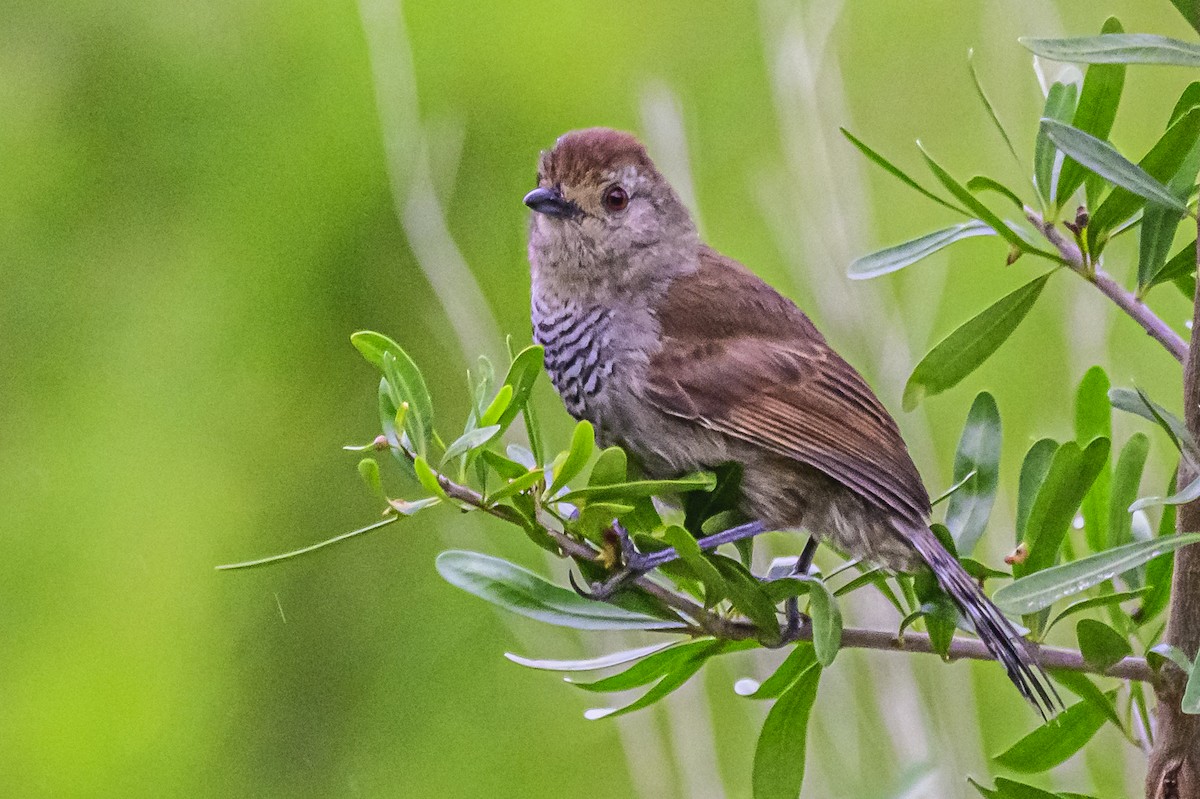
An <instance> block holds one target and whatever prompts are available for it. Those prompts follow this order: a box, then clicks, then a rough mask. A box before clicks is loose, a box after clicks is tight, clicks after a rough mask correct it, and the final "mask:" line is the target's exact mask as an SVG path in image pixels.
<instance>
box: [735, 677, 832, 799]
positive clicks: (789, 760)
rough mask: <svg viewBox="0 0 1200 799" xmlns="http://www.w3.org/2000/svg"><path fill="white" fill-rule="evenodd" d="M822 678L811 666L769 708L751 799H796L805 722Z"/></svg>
mask: <svg viewBox="0 0 1200 799" xmlns="http://www.w3.org/2000/svg"><path fill="white" fill-rule="evenodd" d="M820 678H821V669H820V667H819V666H812V667H810V668H809V669H808V670H807V671H805V672H804V673H803V674H802V675H800V677H799V679H797V680H796V681H795V682H794V683H792V685H791V687H789V688H788V689H787V690H786V691H784V693H783V695H782V696H780V697H779V700H778V701H777V702H775V704H774V706H772V708H771V711H770V712H769V713H768V714H767V720H766V721H765V722H764V723H763V728H762V732H761V733H760V734H759V736H758V745H757V746H756V747H755V749H754V771H753V776H752V778H751V785H752V791H753V796H754V799H796V797H798V796H799V795H800V787H801V786H802V785H803V784H804V765H805V763H804V755H805V748H806V744H807V740H808V719H809V715H810V714H811V713H812V707H813V702H814V701H815V700H816V698H817V684H818V682H819V681H820Z"/></svg>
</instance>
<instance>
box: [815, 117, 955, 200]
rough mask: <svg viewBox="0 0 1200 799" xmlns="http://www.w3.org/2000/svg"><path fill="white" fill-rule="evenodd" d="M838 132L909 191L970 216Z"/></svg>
mask: <svg viewBox="0 0 1200 799" xmlns="http://www.w3.org/2000/svg"><path fill="white" fill-rule="evenodd" d="M838 130H840V131H841V132H842V135H843V136H845V137H846V139H847V140H849V142H850V143H851V144H853V145H854V146H855V147H857V148H858V150H859V152H861V153H862V154H863V155H865V156H866V157H867V159H868V160H869V161H871V162H872V163H873V164H875V165H877V166H880V167H882V168H883V169H884V171H886V172H887V173H888V174H890V175H892V176H893V177H895V178H898V179H899V180H900V182H901V183H903V184H904V185H906V186H908V187H909V188H910V189H915V190H916V191H918V192H920V193H921V194H924V195H925V196H926V197H928V198H929V199H931V200H933V201H934V202H935V203H937V204H938V205H941V206H943V207H945V208H949V209H950V210H951V211H955V212H957V213H960V214H962V215H963V216H970V214H968V213H967V212H966V211H964V210H963V209H962V208H959V207H958V206H957V205H955V204H954V203H951V202H947V201H946V200H944V199H942V198H941V197H939V196H937V195H936V194H934V193H933V192H931V191H930V190H929V189H927V188H925V187H924V186H922V185H921V184H920V183H917V182H916V181H915V180H913V179H912V178H911V177H909V176H908V174H907V173H906V172H904V171H903V170H902V169H900V167H898V166H896V165H895V164H893V163H892V162H891V161H889V160H887V159H886V158H884V157H883V156H882V155H880V154H879V153H877V152H875V151H874V150H872V149H871V148H870V147H868V146H867V145H865V144H863V143H862V142H861V141H860V140H859V139H857V138H856V137H855V136H854V134H852V133H851V132H850V131H848V130H846V129H845V128H838Z"/></svg>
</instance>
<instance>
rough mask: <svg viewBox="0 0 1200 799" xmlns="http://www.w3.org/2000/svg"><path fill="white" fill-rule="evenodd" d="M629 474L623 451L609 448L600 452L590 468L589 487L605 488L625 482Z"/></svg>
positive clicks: (618, 448)
mask: <svg viewBox="0 0 1200 799" xmlns="http://www.w3.org/2000/svg"><path fill="white" fill-rule="evenodd" d="M628 474H629V465H628V460H627V458H626V456H625V450H623V449H621V448H620V447H609V448H608V449H605V450H603V451H601V453H600V457H598V458H596V463H595V464H594V465H593V466H592V473H591V476H590V477H589V478H588V485H589V486H606V485H612V484H614V483H623V482H625V480H626V478H627V476H628Z"/></svg>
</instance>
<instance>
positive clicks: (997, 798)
mask: <svg viewBox="0 0 1200 799" xmlns="http://www.w3.org/2000/svg"><path fill="white" fill-rule="evenodd" d="M967 782H969V783H971V785H973V786H974V787H975V790H977V791H979V793H980V795H982V796H984V797H986V798H987V799H1061V797H1059V796H1056V795H1055V794H1052V793H1050V792H1049V791H1043V790H1042V789H1041V788H1034V787H1033V786H1032V785H1026V784H1024V783H1021V782H1014V781H1013V780H1009V779H1005V778H1004V777H997V778H996V787H995V788H994V789H992V788H984V787H983V786H982V785H980V784H979V783H977V782H975V780H973V779H969V778H968V779H967Z"/></svg>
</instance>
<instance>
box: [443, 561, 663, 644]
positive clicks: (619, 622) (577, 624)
mask: <svg viewBox="0 0 1200 799" xmlns="http://www.w3.org/2000/svg"><path fill="white" fill-rule="evenodd" d="M437 570H438V574H440V575H442V578H443V579H445V580H446V582H448V583H450V584H451V585H454V586H457V587H458V588H461V589H463V590H464V591H466V592H467V593H470V594H474V595H475V596H477V597H479V598H480V599H484V600H487V601H488V602H491V603H492V604H494V605H498V606H500V607H502V608H504V609H505V610H509V611H512V612H513V613H516V614H518V615H521V616H526V617H528V618H531V619H537V620H538V621H543V622H546V623H547V624H556V625H559V626H561V627H574V628H575V629H579V630H660V629H678V628H680V627H684V626H686V625H684V623H683V622H680V621H668V620H665V619H660V618H656V617H654V616H648V615H646V614H644V613H634V612H631V611H628V610H623V609H621V608H618V607H616V606H614V605H610V604H606V603H604V602H593V601H592V600H589V599H584V598H583V597H581V596H579V595H578V594H576V593H575V592H574V591H572V590H570V589H567V588H559V587H558V586H556V585H552V584H550V583H548V582H547V581H546V580H544V579H542V578H541V577H539V576H538V575H536V574H534V573H533V572H531V571H529V570H528V569H524V568H521V567H520V566H517V565H515V564H512V563H509V562H508V561H505V560H501V559H500V558H494V557H491V556H490V555H482V554H480V553H478V552H464V551H461V550H450V551H448V552H443V553H442V554H441V555H439V556H438V558H437Z"/></svg>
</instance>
